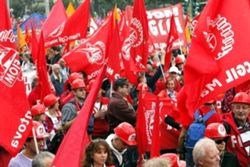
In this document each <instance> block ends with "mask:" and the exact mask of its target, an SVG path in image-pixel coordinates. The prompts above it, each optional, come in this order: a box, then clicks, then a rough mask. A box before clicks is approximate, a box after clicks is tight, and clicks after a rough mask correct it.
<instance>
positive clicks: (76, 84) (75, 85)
mask: <svg viewBox="0 0 250 167" xmlns="http://www.w3.org/2000/svg"><path fill="white" fill-rule="evenodd" d="M85 88H86V85H85V83H84V81H83V80H82V79H75V80H74V81H73V82H72V84H71V89H72V91H73V94H74V96H75V97H76V98H77V99H79V100H84V99H85V98H86V90H85Z"/></svg>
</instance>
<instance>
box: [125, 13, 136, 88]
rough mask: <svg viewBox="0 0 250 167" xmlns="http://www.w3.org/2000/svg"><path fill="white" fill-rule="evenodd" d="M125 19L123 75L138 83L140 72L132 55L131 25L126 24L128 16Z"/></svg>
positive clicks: (133, 82)
mask: <svg viewBox="0 0 250 167" xmlns="http://www.w3.org/2000/svg"><path fill="white" fill-rule="evenodd" d="M123 19H124V23H125V24H124V27H123V29H122V34H121V36H124V37H123V38H124V39H123V41H122V49H121V55H122V60H123V61H122V62H123V66H124V67H123V70H124V71H123V76H124V77H126V78H128V81H129V82H130V83H132V84H137V73H138V72H139V70H138V68H137V67H136V65H135V62H134V60H133V58H132V57H131V55H130V50H131V47H132V43H131V40H130V38H131V37H130V27H129V26H128V25H127V24H126V18H125V17H123Z"/></svg>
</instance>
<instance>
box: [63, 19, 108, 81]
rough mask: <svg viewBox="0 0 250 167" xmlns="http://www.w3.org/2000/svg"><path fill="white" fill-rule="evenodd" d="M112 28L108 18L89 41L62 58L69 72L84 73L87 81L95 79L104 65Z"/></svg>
mask: <svg viewBox="0 0 250 167" xmlns="http://www.w3.org/2000/svg"><path fill="white" fill-rule="evenodd" d="M111 27H112V17H108V18H107V20H106V21H105V22H104V24H103V26H102V27H100V28H99V30H97V31H96V32H95V33H94V34H93V35H92V36H91V37H90V38H89V39H87V40H86V41H84V42H83V43H82V44H81V45H79V46H78V47H76V48H75V49H73V50H71V51H70V52H68V53H67V54H65V55H64V56H63V59H64V60H65V62H66V64H67V66H69V68H70V71H72V72H80V71H84V72H85V73H86V74H87V79H88V80H91V79H93V78H95V77H96V76H97V75H98V73H99V72H100V68H101V67H102V66H103V64H104V63H105V55H106V50H107V43H108V39H109V36H108V35H107V34H109V31H110V29H111Z"/></svg>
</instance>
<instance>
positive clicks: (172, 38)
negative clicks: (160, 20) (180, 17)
mask: <svg viewBox="0 0 250 167" xmlns="http://www.w3.org/2000/svg"><path fill="white" fill-rule="evenodd" d="M176 39H178V32H177V29H176V26H175V21H174V16H172V17H171V18H170V30H169V33H168V38H167V42H166V43H167V47H166V56H165V66H164V68H165V69H166V70H168V68H169V65H170V61H171V58H172V46H173V43H174V41H175V40H176Z"/></svg>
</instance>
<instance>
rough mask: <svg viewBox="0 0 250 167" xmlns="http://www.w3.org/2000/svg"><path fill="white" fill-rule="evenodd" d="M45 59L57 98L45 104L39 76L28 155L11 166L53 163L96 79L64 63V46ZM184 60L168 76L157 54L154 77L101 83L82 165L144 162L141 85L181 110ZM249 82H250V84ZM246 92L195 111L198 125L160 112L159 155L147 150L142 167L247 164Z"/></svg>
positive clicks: (249, 100)
mask: <svg viewBox="0 0 250 167" xmlns="http://www.w3.org/2000/svg"><path fill="white" fill-rule="evenodd" d="M160 54H162V52H160ZM46 56H47V65H48V66H47V67H48V73H49V75H50V82H51V87H52V89H53V91H54V93H51V94H48V95H47V96H45V97H44V99H42V102H41V101H40V100H41V99H39V97H40V96H39V92H40V89H41V88H40V85H39V84H38V78H37V77H34V78H33V83H32V91H31V92H30V93H29V95H28V100H29V103H30V107H31V112H32V116H33V126H34V130H33V131H32V132H31V133H30V135H29V137H28V138H27V140H26V142H25V144H24V146H23V150H21V152H20V153H19V154H18V155H17V156H16V157H13V158H12V159H11V160H10V162H9V167H18V166H22V167H31V166H34V167H42V166H50V165H51V163H52V161H53V158H54V156H55V154H56V152H57V150H58V148H59V146H60V143H61V142H62V140H63V137H64V136H65V134H66V133H67V131H68V129H69V128H70V126H71V125H72V124H73V123H74V120H75V118H76V117H77V115H78V112H79V111H80V110H81V108H82V106H83V105H84V102H85V99H86V97H87V96H88V92H89V91H90V90H91V88H92V87H93V83H94V82H95V80H92V81H87V80H86V76H85V74H84V73H77V72H73V73H71V72H70V70H69V69H68V68H67V67H66V66H65V63H64V62H63V60H62V59H61V52H60V49H58V48H50V49H48V50H47V54H46ZM21 57H22V60H21V61H22V62H23V63H22V64H23V67H22V68H23V70H28V68H27V67H26V66H25V64H27V62H28V64H31V65H29V66H32V61H30V60H31V59H30V57H29V56H27V55H25V56H21ZM160 57H164V56H163V55H161V56H160ZM185 58H186V57H185V56H184V55H180V54H179V55H175V56H174V57H173V60H172V63H171V67H170V68H169V69H168V70H166V71H165V72H163V71H164V70H163V69H164V61H161V60H159V55H158V53H157V54H155V55H154V56H151V57H150V58H149V61H148V65H147V68H148V72H146V73H145V74H144V75H139V77H138V84H137V85H132V84H131V83H129V82H128V80H127V79H126V78H119V79H116V80H115V82H114V83H113V85H112V86H111V83H110V82H109V80H108V79H107V78H105V79H104V80H103V83H102V86H101V88H100V90H99V92H98V95H97V97H96V99H95V100H96V101H95V104H94V108H93V112H92V113H91V116H90V118H89V122H88V128H87V132H88V135H89V137H90V139H91V141H90V143H89V144H88V145H87V146H86V148H85V150H82V151H83V153H84V157H83V158H82V161H81V166H83V167H91V166H93V167H105V166H107V167H136V166H137V165H138V160H139V155H138V151H137V140H136V131H135V127H136V116H137V114H136V113H137V108H138V87H139V86H140V85H141V83H143V84H144V85H145V84H146V85H147V87H148V91H150V92H152V93H154V94H156V95H158V96H159V97H167V98H169V100H170V101H171V104H172V105H173V106H176V105H177V95H178V92H179V91H180V89H181V87H182V86H183V85H184V81H183V75H184V65H185ZM162 59H164V58H162ZM25 62H26V63H25ZM247 83H248V84H249V81H247ZM244 84H246V83H244ZM247 93H249V92H242V90H239V89H237V88H232V89H230V90H228V91H227V92H226V93H225V94H224V96H221V99H218V98H216V99H213V100H212V101H209V102H207V103H205V104H204V105H202V106H201V107H200V108H198V109H197V112H195V114H194V118H195V120H194V122H193V123H192V124H190V125H189V126H187V127H186V126H183V125H182V124H181V123H180V122H177V121H176V120H175V118H174V117H172V116H171V115H167V114H166V113H160V117H161V121H160V124H161V126H160V129H159V131H160V135H161V138H160V140H161V144H160V147H161V148H160V149H161V151H160V153H161V155H160V156H159V157H155V158H152V159H149V152H148V153H147V154H145V156H144V161H143V164H142V165H143V166H144V167H161V166H162V167H163V166H164V167H167V166H173V167H185V166H187V167H193V166H196V167H206V166H208V167H219V166H222V167H248V166H249V164H250V126H249V125H250V119H249V118H250V116H249V113H250V96H249V94H247ZM229 97H230V98H231V99H229ZM218 104H220V105H218ZM225 108H226V110H225ZM196 117H197V119H196ZM200 120H202V121H203V122H200ZM194 124H195V125H194ZM199 124H203V126H204V127H203V128H202V126H200V125H199ZM195 126H196V127H198V128H199V129H204V131H202V130H197V129H196V130H195V134H196V136H194V134H193V132H192V128H194V127H195ZM197 135H198V136H200V137H197ZM189 141H191V142H192V144H190V143H189ZM148 151H150V150H148Z"/></svg>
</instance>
